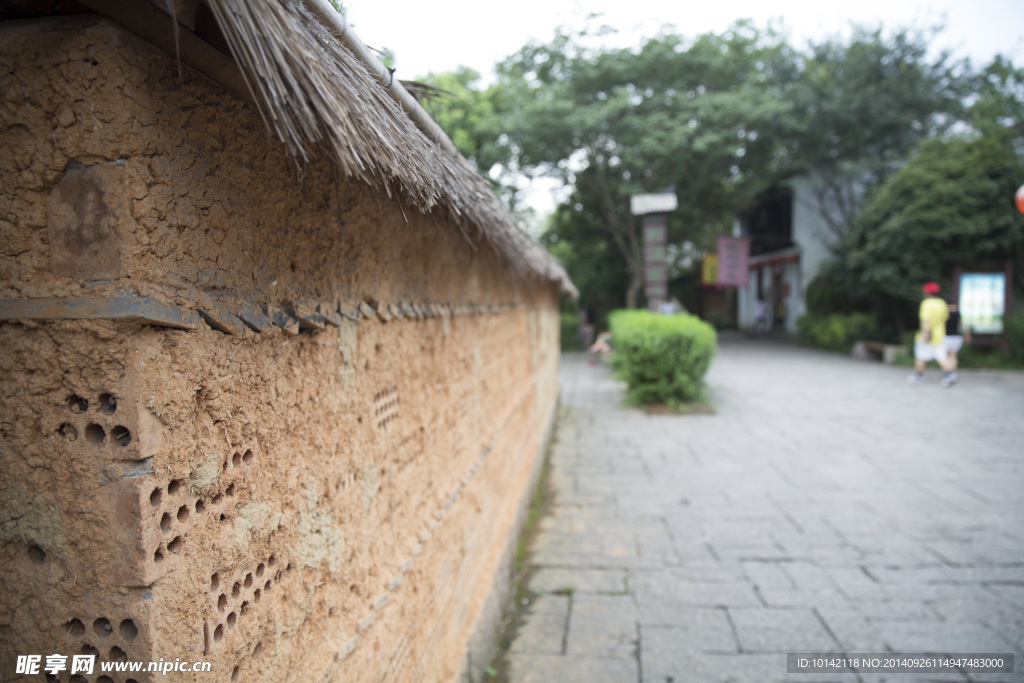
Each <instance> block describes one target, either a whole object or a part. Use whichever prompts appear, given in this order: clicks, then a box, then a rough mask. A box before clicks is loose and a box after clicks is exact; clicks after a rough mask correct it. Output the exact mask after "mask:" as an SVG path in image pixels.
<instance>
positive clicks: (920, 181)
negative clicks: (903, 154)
mask: <svg viewBox="0 0 1024 683" xmlns="http://www.w3.org/2000/svg"><path fill="white" fill-rule="evenodd" d="M1022 178H1024V164H1022V162H1021V159H1020V158H1018V157H1017V155H1016V154H1015V153H1014V151H1013V149H1012V147H1011V146H1009V145H1007V144H1006V136H1005V135H989V136H984V137H975V138H954V139H948V140H944V139H932V140H926V141H925V142H923V143H921V145H920V146H919V147H918V149H917V150H916V152H915V153H914V154H913V155H912V156H911V158H910V160H909V161H908V162H907V163H906V165H905V166H904V167H903V168H901V169H900V170H899V171H897V172H895V173H894V174H893V175H892V176H891V177H890V178H889V179H888V180H887V181H886V182H885V183H883V184H882V185H881V186H879V187H878V189H877V190H876V191H875V192H873V193H872V194H871V195H870V196H869V197H868V199H867V201H866V202H865V204H864V209H863V211H862V213H861V214H860V215H859V216H858V217H857V219H856V221H855V224H854V228H853V230H851V231H850V233H849V234H848V235H847V236H846V239H845V240H844V243H843V249H842V252H841V256H842V264H843V267H844V268H845V270H846V271H847V274H848V278H847V282H848V284H849V287H850V288H851V294H852V295H853V296H854V297H856V298H859V299H860V300H861V301H862V302H869V303H872V304H873V307H875V308H878V309H881V310H887V311H889V312H890V313H891V314H892V315H894V316H896V317H897V320H895V322H897V323H900V322H902V320H900V318H901V317H902V316H904V315H906V313H907V311H908V306H907V302H913V301H917V300H918V299H919V298H920V287H921V283H923V282H928V281H932V280H938V281H940V282H941V281H943V280H945V281H947V282H948V278H949V276H950V275H951V274H952V271H953V267H954V266H955V264H956V263H957V262H970V261H986V260H1002V259H1007V258H1014V259H1016V261H1017V268H1018V272H1019V268H1020V267H1021V266H1024V216H1021V215H1020V214H1019V213H1017V211H1016V210H1015V209H1014V206H1013V195H1014V191H1015V190H1016V188H1017V187H1018V185H1020V183H1021V179H1022ZM901 302H902V303H901ZM911 310H912V309H911Z"/></svg>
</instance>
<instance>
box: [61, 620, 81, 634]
mask: <svg viewBox="0 0 1024 683" xmlns="http://www.w3.org/2000/svg"><path fill="white" fill-rule="evenodd" d="M84 634H85V624H83V623H82V620H81V619H70V620H69V621H68V623H66V624H64V635H66V636H67V637H68V638H77V637H79V636H81V635H84Z"/></svg>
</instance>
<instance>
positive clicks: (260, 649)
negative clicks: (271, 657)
mask: <svg viewBox="0 0 1024 683" xmlns="http://www.w3.org/2000/svg"><path fill="white" fill-rule="evenodd" d="M261 652H263V641H262V640H261V641H259V642H257V643H256V647H254V648H253V649H252V656H253V657H258V656H259V655H260V653H261Z"/></svg>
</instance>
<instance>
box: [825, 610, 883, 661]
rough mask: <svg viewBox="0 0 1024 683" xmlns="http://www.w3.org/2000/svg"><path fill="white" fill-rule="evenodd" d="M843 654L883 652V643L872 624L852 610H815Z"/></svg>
mask: <svg viewBox="0 0 1024 683" xmlns="http://www.w3.org/2000/svg"><path fill="white" fill-rule="evenodd" d="M815 609H816V610H817V612H818V614H819V615H820V616H821V618H822V619H823V620H824V621H825V624H826V625H827V626H828V630H829V631H830V632H831V633H832V635H834V636H835V637H836V638H837V639H838V640H839V644H840V646H841V647H842V650H843V651H844V652H885V642H884V641H883V640H882V639H881V637H879V635H878V632H877V630H876V629H875V626H874V624H873V623H872V622H871V621H869V620H868V618H867V617H865V616H864V615H863V614H861V613H860V612H857V611H853V610H849V609H846V610H843V609H831V608H828V607H817V608H815Z"/></svg>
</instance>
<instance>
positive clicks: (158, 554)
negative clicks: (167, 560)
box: [153, 550, 164, 564]
mask: <svg viewBox="0 0 1024 683" xmlns="http://www.w3.org/2000/svg"><path fill="white" fill-rule="evenodd" d="M153 561H154V562H156V563H157V564H159V563H161V562H163V561H164V554H163V553H162V552H160V551H159V550H157V551H156V552H155V553H153Z"/></svg>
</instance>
